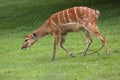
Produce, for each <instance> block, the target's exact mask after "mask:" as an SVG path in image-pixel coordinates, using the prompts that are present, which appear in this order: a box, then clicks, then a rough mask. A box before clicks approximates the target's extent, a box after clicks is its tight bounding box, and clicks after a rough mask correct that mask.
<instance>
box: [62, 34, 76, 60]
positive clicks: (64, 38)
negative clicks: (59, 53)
mask: <svg viewBox="0 0 120 80" xmlns="http://www.w3.org/2000/svg"><path fill="white" fill-rule="evenodd" d="M65 40H66V34H64V35H61V42H60V46H61V48H62V49H64V50H65V52H67V54H68V55H70V56H71V57H72V58H74V57H75V56H74V55H73V54H72V53H71V52H70V51H69V50H68V49H66V48H65V46H64V43H65Z"/></svg>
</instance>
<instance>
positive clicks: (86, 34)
mask: <svg viewBox="0 0 120 80" xmlns="http://www.w3.org/2000/svg"><path fill="white" fill-rule="evenodd" d="M85 37H86V39H87V45H86V48H85V50H84V52H83V54H82V55H83V56H85V55H86V53H87V51H88V49H89V47H90V44H91V43H92V39H91V37H90V34H89V32H88V31H85Z"/></svg>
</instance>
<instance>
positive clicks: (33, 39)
mask: <svg viewBox="0 0 120 80" xmlns="http://www.w3.org/2000/svg"><path fill="white" fill-rule="evenodd" d="M36 41H37V35H36V33H32V34H29V35H28V36H26V39H25V41H24V43H23V45H22V49H25V50H26V49H27V48H28V47H30V46H31V45H33V44H34V43H35V42H36Z"/></svg>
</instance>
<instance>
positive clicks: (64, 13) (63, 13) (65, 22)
mask: <svg viewBox="0 0 120 80" xmlns="http://www.w3.org/2000/svg"><path fill="white" fill-rule="evenodd" d="M63 19H64V22H65V23H66V20H65V12H64V11H63Z"/></svg>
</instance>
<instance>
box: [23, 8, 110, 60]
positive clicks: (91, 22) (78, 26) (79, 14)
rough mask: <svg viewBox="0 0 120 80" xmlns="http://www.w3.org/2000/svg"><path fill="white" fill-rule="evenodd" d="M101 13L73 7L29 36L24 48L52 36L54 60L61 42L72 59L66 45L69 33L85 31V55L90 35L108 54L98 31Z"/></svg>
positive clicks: (89, 42) (52, 18)
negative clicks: (94, 37)
mask: <svg viewBox="0 0 120 80" xmlns="http://www.w3.org/2000/svg"><path fill="white" fill-rule="evenodd" d="M98 16H99V11H98V10H95V9H91V8H88V7H73V8H70V9H66V10H63V11H60V12H57V13H55V14H53V15H52V16H51V17H50V18H49V19H48V20H47V21H46V22H45V23H44V24H43V25H42V26H41V27H40V28H39V29H37V30H35V31H34V32H32V33H31V34H29V35H28V36H27V37H26V39H25V41H24V44H23V46H22V49H26V48H28V47H30V46H31V45H33V44H34V43H35V42H36V41H37V40H38V39H39V38H42V37H43V36H46V35H48V34H52V35H53V36H54V50H53V56H52V60H55V55H56V48H57V45H58V43H59V40H60V46H61V48H63V49H64V50H65V51H66V52H67V53H68V54H69V55H70V56H71V57H75V56H74V55H73V54H72V53H71V52H70V51H69V50H68V49H66V48H65V46H64V43H65V40H66V35H67V33H68V32H77V31H80V30H83V31H84V33H85V37H86V39H87V41H88V42H87V45H86V48H85V50H84V53H83V55H84V56H85V55H86V53H87V51H88V49H89V47H90V44H91V43H92V39H91V37H90V33H93V34H94V35H95V36H97V37H98V38H99V39H100V40H101V41H102V43H103V45H104V47H105V50H106V54H109V50H108V47H107V44H106V41H105V37H104V36H103V35H102V34H101V33H100V32H99V31H98V28H97V20H98Z"/></svg>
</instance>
